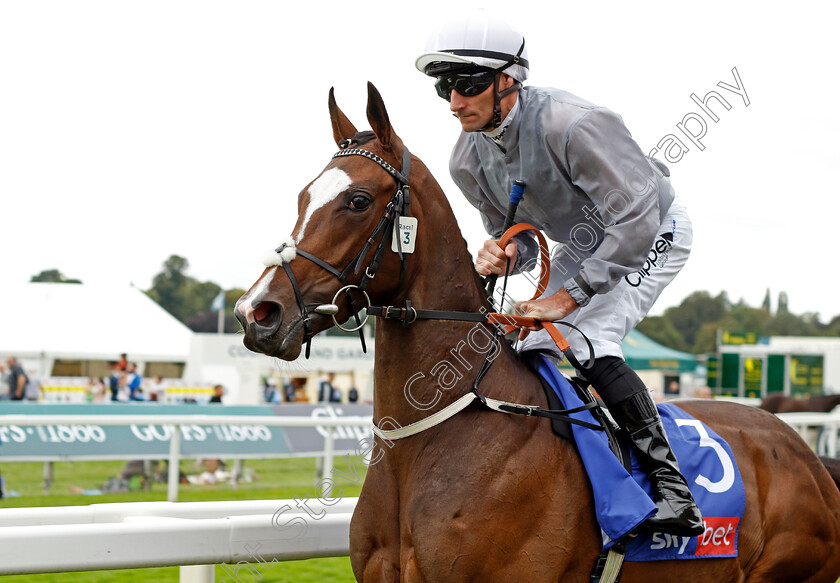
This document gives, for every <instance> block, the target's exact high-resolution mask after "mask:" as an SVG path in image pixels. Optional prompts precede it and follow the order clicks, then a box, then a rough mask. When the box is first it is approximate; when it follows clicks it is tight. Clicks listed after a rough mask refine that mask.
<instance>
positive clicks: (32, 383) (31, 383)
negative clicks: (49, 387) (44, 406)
mask: <svg viewBox="0 0 840 583" xmlns="http://www.w3.org/2000/svg"><path fill="white" fill-rule="evenodd" d="M27 376H28V377H29V380H28V381H27V382H26V389H25V390H24V395H23V397H24V399H26V400H27V401H38V399H40V398H41V387H42V383H41V377H40V376H39V375H38V373H37V372H36V371H34V370H30V371H29V373H28V375H27Z"/></svg>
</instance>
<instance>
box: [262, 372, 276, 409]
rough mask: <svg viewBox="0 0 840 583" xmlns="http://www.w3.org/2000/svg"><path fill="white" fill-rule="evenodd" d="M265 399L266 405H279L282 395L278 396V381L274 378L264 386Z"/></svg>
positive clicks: (267, 380) (269, 379) (266, 381)
mask: <svg viewBox="0 0 840 583" xmlns="http://www.w3.org/2000/svg"><path fill="white" fill-rule="evenodd" d="M263 397H264V398H265V402H266V403H278V402H279V401H280V395H278V394H277V381H275V380H274V379H273V378H267V379H266V380H265V384H264V385H263Z"/></svg>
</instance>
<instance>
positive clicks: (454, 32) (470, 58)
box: [414, 10, 529, 83]
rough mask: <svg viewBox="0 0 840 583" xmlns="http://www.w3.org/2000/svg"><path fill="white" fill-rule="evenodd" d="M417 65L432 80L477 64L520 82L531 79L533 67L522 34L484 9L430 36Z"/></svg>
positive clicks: (450, 23)
mask: <svg viewBox="0 0 840 583" xmlns="http://www.w3.org/2000/svg"><path fill="white" fill-rule="evenodd" d="M447 63H448V64H451V66H450V67H446V64H447ZM414 64H415V66H416V67H417V69H418V70H419V71H420V72H421V73H424V74H426V75H430V76H432V77H436V76H439V75H441V74H445V73H449V72H457V69H463V66H464V65H474V66H479V67H485V68H488V69H495V70H497V71H504V72H505V73H507V74H508V75H510V76H511V77H513V78H514V79H516V80H517V81H519V82H520V83H521V82H522V81H525V79H527V78H528V67H529V65H528V49H527V48H526V47H525V37H523V36H522V33H520V32H519V31H518V30H516V29H515V28H513V27H512V26H511V25H510V23H508V22H506V21H504V20H501V19H499V18H496V17H493V16H490V15H489V14H487V13H486V12H485V11H484V10H474V11H472V12H471V13H470V14H469V15H468V16H466V17H464V18H459V19H458V20H454V21H452V22H449V23H447V24H444V25H443V26H442V27H441V28H440V29H439V30H438V31H437V32H435V33H434V34H432V36H431V37H429V41H428V42H427V43H426V52H425V53H423V54H422V55H420V56H419V57H418V58H417V61H416V62H415V63H414Z"/></svg>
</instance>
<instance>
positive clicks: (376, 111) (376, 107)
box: [367, 81, 403, 161]
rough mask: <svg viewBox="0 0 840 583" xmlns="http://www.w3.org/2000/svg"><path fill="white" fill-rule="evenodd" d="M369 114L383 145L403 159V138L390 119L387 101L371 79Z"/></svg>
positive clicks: (371, 123) (374, 130)
mask: <svg viewBox="0 0 840 583" xmlns="http://www.w3.org/2000/svg"><path fill="white" fill-rule="evenodd" d="M367 116H368V122H370V127H371V128H372V129H373V133H374V134H376V139H378V140H379V143H380V144H382V147H383V148H384V149H385V150H387V151H390V152H392V153H393V154H394V157H395V158H396V159H397V160H398V161H401V160H402V155H403V143H402V140H401V139H400V138H399V136H397V134H395V133H394V128H393V127H392V126H391V120H389V119H388V111H387V110H386V109H385V102H384V101H382V96H381V95H380V94H379V91H378V90H377V89H376V87H374V86H373V83H371V82H370V81H368V106H367Z"/></svg>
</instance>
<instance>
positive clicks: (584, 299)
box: [563, 275, 595, 308]
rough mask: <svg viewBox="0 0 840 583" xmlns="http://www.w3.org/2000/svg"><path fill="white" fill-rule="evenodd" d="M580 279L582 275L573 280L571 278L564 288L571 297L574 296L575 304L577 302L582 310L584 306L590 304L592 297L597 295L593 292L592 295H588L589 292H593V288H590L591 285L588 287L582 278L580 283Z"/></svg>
mask: <svg viewBox="0 0 840 583" xmlns="http://www.w3.org/2000/svg"><path fill="white" fill-rule="evenodd" d="M579 278H580V275H577V276H575V277H573V278H569V279H568V280H566V282H565V283H564V284H563V287H565V288H566V291H567V292H568V294H569V295H570V296H572V299H573V300H575V302H577V305H578V307H581V308H582V307H583V306H585V305H586V304H588V303H589V300H591V299H592V295H595V293H594V292H592V294H591V295H590V294H588V293H587V291H592V288H590V287H589V285H587V283H586V282H585V281H583V279H582V278H580V281H578V279H579Z"/></svg>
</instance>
